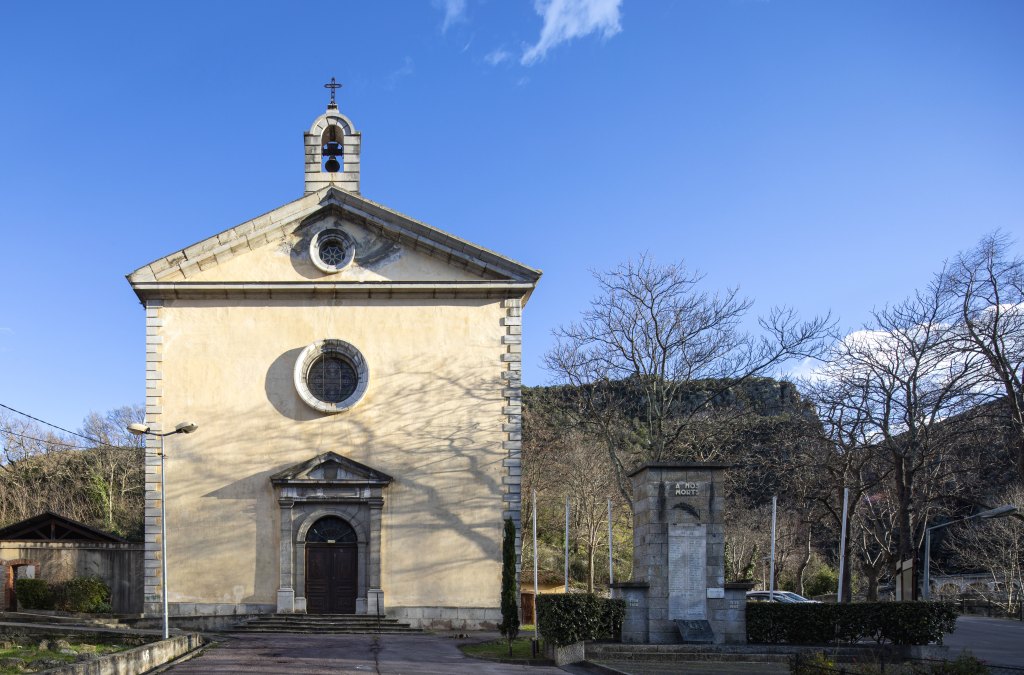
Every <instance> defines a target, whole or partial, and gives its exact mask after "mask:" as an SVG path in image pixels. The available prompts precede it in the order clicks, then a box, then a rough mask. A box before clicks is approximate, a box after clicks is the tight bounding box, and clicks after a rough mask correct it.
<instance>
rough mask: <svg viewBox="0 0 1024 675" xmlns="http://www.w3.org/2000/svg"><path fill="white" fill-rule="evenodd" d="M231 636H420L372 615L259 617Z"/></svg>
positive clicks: (238, 626)
mask: <svg viewBox="0 0 1024 675" xmlns="http://www.w3.org/2000/svg"><path fill="white" fill-rule="evenodd" d="M228 632H231V633H312V634H339V635H354V634H360V633H422V632H423V631H421V630H420V629H419V628H413V627H412V626H410V625H409V624H407V623H400V622H399V621H398V620H397V619H388V618H386V617H383V616H382V617H380V618H378V617H377V616H376V615H373V614H261V615H260V616H257V617H254V618H251V619H248V620H247V621H243V622H242V623H239V624H236V625H235V626H234V627H233V628H231V629H230V630H229V631H228Z"/></svg>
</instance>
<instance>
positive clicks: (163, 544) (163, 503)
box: [128, 422, 198, 640]
mask: <svg viewBox="0 0 1024 675" xmlns="http://www.w3.org/2000/svg"><path fill="white" fill-rule="evenodd" d="M197 428H198V427H197V426H196V425H195V424H193V423H191V422H182V423H181V424H179V425H177V426H176V427H174V431H167V432H165V433H162V434H161V433H158V432H155V431H153V430H152V429H151V428H150V427H149V425H146V424H139V423H137V422H136V423H134V424H129V425H128V431H129V432H130V433H132V434H135V435H136V436H153V437H155V438H159V439H160V595H161V597H162V599H163V613H164V639H165V640H166V639H167V638H169V637H170V636H171V627H170V622H169V620H168V616H167V477H166V474H165V466H166V462H165V461H164V458H165V457H166V455H165V454H164V438H166V437H167V436H170V435H172V434H190V433H192V432H193V431H195V430H196V429H197Z"/></svg>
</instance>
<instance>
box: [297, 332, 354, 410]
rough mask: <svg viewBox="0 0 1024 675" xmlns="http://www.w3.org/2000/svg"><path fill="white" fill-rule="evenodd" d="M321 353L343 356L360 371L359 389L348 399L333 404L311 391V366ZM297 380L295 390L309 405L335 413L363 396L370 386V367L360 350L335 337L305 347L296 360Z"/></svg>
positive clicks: (348, 407)
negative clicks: (309, 378)
mask: <svg viewBox="0 0 1024 675" xmlns="http://www.w3.org/2000/svg"><path fill="white" fill-rule="evenodd" d="M321 356H336V357H340V358H342V359H344V360H346V361H348V362H349V364H351V366H352V368H353V369H354V370H355V371H356V377H357V378H358V381H357V382H356V388H355V390H354V391H353V392H352V393H351V394H349V396H348V398H346V399H344V400H342V401H339V402H337V403H331V402H329V401H321V400H320V399H318V398H317V397H316V396H314V395H313V392H312V391H310V389H309V384H308V377H309V368H310V366H312V365H313V363H314V362H315V361H316V360H317V359H318V358H320V357H321ZM294 381H295V391H297V392H298V393H299V398H301V399H302V401H303V402H304V403H305V404H306V405H308V406H309V407H311V408H313V409H314V410H319V411H320V412H322V413H327V414H330V415H333V414H335V413H340V412H344V411H346V410H350V409H351V408H353V407H355V406H356V404H358V403H359V402H360V401H361V400H362V399H363V396H364V395H365V394H366V390H367V388H368V387H369V385H370V369H369V367H368V366H367V364H366V359H365V358H363V355H362V354H361V353H360V352H359V350H358V349H356V348H355V347H354V346H352V345H351V344H349V343H348V342H345V341H344V340H333V339H327V340H319V341H317V342H314V343H313V344H311V345H309V346H307V347H306V348H305V349H303V350H302V351H301V352H300V353H299V357H298V358H297V359H295V371H294Z"/></svg>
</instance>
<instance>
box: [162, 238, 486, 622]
mask: <svg viewBox="0 0 1024 675" xmlns="http://www.w3.org/2000/svg"><path fill="white" fill-rule="evenodd" d="M254 255H255V254H247V255H245V256H240V257H239V258H236V259H235V260H233V261H232V262H236V261H237V263H238V264H239V265H242V264H243V263H244V262H245V261H246V259H248V258H250V257H251V256H254ZM272 257H273V256H272V255H268V256H263V257H258V258H253V262H256V263H259V261H260V260H263V261H265V260H269V259H271V258H272ZM260 268H261V266H260V264H256V265H250V266H247V267H245V268H242V269H247V270H253V269H256V270H259V269H260ZM257 273H258V272H257ZM504 316H505V312H504V310H503V309H502V308H501V302H500V300H483V299H449V300H432V299H423V298H421V299H361V300H355V299H338V300H327V301H325V300H323V299H318V298H314V297H312V296H311V297H308V298H291V299H274V300H270V299H249V300H245V299H224V300H167V301H166V302H165V304H164V306H163V307H162V308H161V309H160V324H161V325H160V328H159V331H158V334H159V337H160V338H161V353H162V361H161V362H160V373H161V378H162V379H161V381H160V387H161V392H162V397H161V401H160V403H161V406H162V410H161V412H160V413H159V420H160V421H162V422H163V424H164V425H165V428H170V427H173V425H174V424H175V423H176V422H180V421H185V420H188V421H193V422H195V423H196V424H198V425H199V430H198V431H197V432H196V433H194V434H191V435H175V436H171V437H170V438H169V439H168V444H169V445H168V453H167V454H168V460H167V462H168V464H167V483H168V496H169V499H168V502H167V503H168V505H169V512H168V546H169V553H168V562H169V568H170V572H169V579H168V581H169V587H170V592H169V600H170V601H171V602H203V603H271V604H272V603H274V601H275V593H276V591H277V588H278V579H279V576H278V575H279V566H278V565H279V563H278V551H279V548H278V547H279V539H278V537H279V515H278V514H279V510H278V505H277V502H276V500H275V497H274V492H273V489H272V486H271V484H270V482H269V480H268V477H269V476H270V475H271V474H273V473H275V472H277V471H280V470H282V469H284V468H286V467H289V466H291V465H294V464H296V463H298V462H301V461H304V460H307V459H309V458H311V457H313V456H314V455H316V454H317V453H320V452H324V451H334V452H337V453H339V454H341V455H345V456H347V457H349V458H351V459H354V460H356V461H358V462H361V463H363V464H366V465H368V466H371V467H373V468H375V469H378V470H380V471H383V472H385V473H387V474H390V475H391V476H393V477H394V478H395V481H394V483H392V484H391V486H390V487H388V488H387V489H386V490H385V505H384V510H383V523H382V552H381V558H382V586H383V589H384V592H385V598H386V603H387V604H388V605H389V606H429V605H438V606H441V605H443V606H449V607H451V606H462V607H493V606H496V605H497V603H498V593H499V580H500V554H499V548H500V537H501V514H502V508H503V507H502V501H501V477H502V475H503V474H504V469H503V467H502V462H501V460H502V459H503V458H504V456H505V451H504V450H503V449H502V447H501V441H502V438H503V436H502V435H501V425H502V421H503V419H504V418H503V416H502V405H503V399H502V398H501V396H502V393H501V388H502V380H501V378H500V373H501V370H502V364H501V362H500V355H501V353H502V352H503V351H504V350H503V348H502V346H501V344H500V339H501V335H502V334H503V329H502V328H501V319H502V318H503V317H504ZM324 338H337V339H341V340H345V341H347V342H350V343H351V344H353V345H355V346H356V347H357V348H358V349H359V350H360V351H361V352H362V354H363V356H364V357H365V358H366V360H367V362H368V365H369V368H370V386H369V390H368V392H367V394H366V396H365V398H364V399H363V400H362V402H361V403H360V404H359V405H358V406H357V407H356V408H354V409H352V410H349V411H347V412H343V413H340V414H336V415H325V414H322V413H319V412H317V411H315V410H313V409H311V408H310V407H308V406H307V405H306V404H304V403H303V402H302V401H301V399H300V398H299V396H298V394H297V393H296V392H295V388H294V385H293V382H292V377H293V368H294V364H295V360H296V357H297V356H298V353H299V351H300V350H301V349H302V348H304V347H305V346H306V345H308V344H310V343H312V342H314V341H316V340H320V339H324ZM152 417H153V416H151V418H152ZM297 590H298V591H299V592H300V593H301V590H300V589H297Z"/></svg>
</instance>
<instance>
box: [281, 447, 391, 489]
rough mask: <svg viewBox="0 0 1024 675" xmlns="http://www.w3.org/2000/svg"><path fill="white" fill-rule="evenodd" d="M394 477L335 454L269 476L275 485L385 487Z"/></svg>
mask: <svg viewBox="0 0 1024 675" xmlns="http://www.w3.org/2000/svg"><path fill="white" fill-rule="evenodd" d="M392 480H394V479H393V478H392V477H391V476H389V475H387V474H386V473H384V472H382V471H378V470H376V469H374V468H372V467H369V466H366V465H365V464H360V463H359V462H357V461H355V460H353V459H349V458H348V457H345V456H343V455H339V454H338V453H336V452H324V453H321V454H319V455H317V456H315V457H313V458H311V459H308V460H306V461H305V462H301V463H299V464H295V465H294V466H290V467H288V468H287V469H285V470H283V471H279V472H277V473H275V474H274V475H272V476H271V477H270V482H271V483H272V484H274V485H276V486H282V487H283V486H289V487H313V486H351V487H378V488H382V487H386V486H387V485H389V484H390V483H391V482H392Z"/></svg>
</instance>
